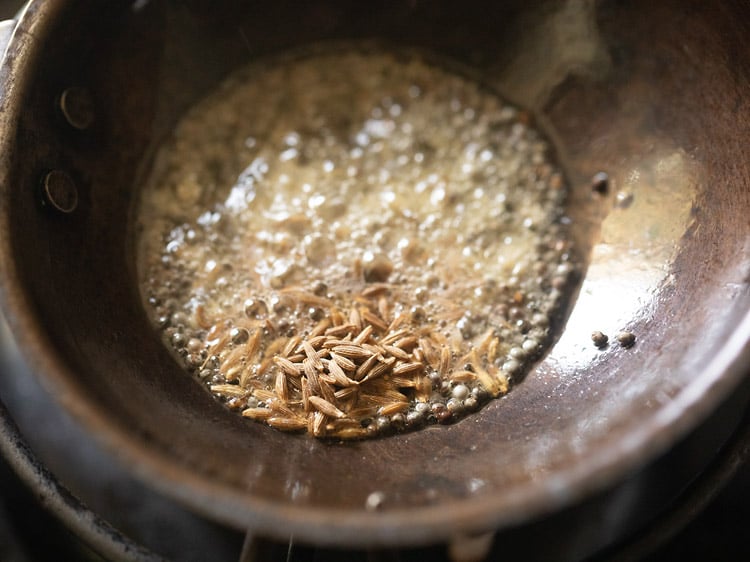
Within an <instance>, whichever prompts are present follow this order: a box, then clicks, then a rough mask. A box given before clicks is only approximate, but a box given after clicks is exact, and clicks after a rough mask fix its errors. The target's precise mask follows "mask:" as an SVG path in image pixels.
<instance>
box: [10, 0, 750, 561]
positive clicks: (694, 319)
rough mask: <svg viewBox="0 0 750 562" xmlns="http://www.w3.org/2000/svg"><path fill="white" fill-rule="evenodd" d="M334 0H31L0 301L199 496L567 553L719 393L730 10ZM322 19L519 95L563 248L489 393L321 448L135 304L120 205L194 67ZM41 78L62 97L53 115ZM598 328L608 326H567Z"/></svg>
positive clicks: (732, 334)
mask: <svg viewBox="0 0 750 562" xmlns="http://www.w3.org/2000/svg"><path fill="white" fill-rule="evenodd" d="M360 4H361V3H348V2H343V1H338V2H337V1H331V2H323V1H318V0H316V1H312V2H306V3H295V2H283V1H281V2H279V1H275V2H265V1H258V2H252V3H251V2H246V3H245V2H238V1H237V2H232V1H227V2H202V1H197V0H194V1H191V0H185V1H182V2H179V1H171V2H170V1H164V2H156V1H154V2H111V3H110V2H108V3H106V6H105V5H104V4H103V3H101V2H94V1H78V2H72V1H64V0H52V1H45V2H42V1H35V2H31V4H30V5H29V6H28V8H27V9H26V10H25V12H24V13H23V14H22V15H21V16H20V18H19V21H18V25H17V26H16V28H15V31H14V33H13V36H12V37H11V39H10V42H9V45H8V48H7V50H6V53H5V57H4V60H3V64H2V67H1V69H0V87H1V90H2V93H1V94H0V95H1V96H2V97H1V98H0V127H2V136H1V137H0V143H2V144H1V145H0V159H1V160H0V245H1V246H0V252H1V253H2V259H1V260H0V261H1V263H0V280H1V281H2V304H3V308H4V311H5V314H6V315H7V317H8V319H9V322H10V324H11V326H12V329H13V331H14V334H15V336H16V338H17V340H18V342H19V344H20V346H21V348H22V349H23V350H24V353H25V354H26V356H27V357H28V359H29V361H30V362H31V363H32V365H33V366H34V367H35V369H36V371H37V372H38V373H39V375H40V377H41V378H42V380H43V382H44V383H45V385H46V388H47V389H48V390H49V391H50V392H51V393H52V394H54V395H55V397H56V398H57V399H58V400H59V401H60V402H61V403H62V404H63V405H64V406H65V407H67V408H68V409H69V410H70V411H71V412H72V413H74V414H75V415H76V416H77V417H78V419H79V420H80V422H81V423H82V424H83V425H84V426H85V427H87V428H88V429H89V431H90V433H91V435H92V436H93V437H95V438H97V439H99V440H100V441H102V442H103V443H105V444H106V445H108V446H109V447H110V448H111V449H112V450H114V451H116V452H118V453H119V454H120V455H121V456H122V457H123V459H124V460H125V462H127V463H129V465H130V466H132V469H133V471H134V472H136V473H137V474H139V475H142V476H143V477H144V478H145V479H148V480H149V481H150V482H152V483H153V485H154V486H155V487H156V488H158V489H159V490H161V491H163V492H165V493H168V494H169V495H171V496H173V497H175V498H177V499H178V500H180V501H182V502H184V503H185V504H186V505H188V506H190V507H192V508H194V509H196V510H199V511H201V512H202V513H205V514H207V515H209V516H211V517H213V518H216V519H218V520H221V521H224V522H227V523H229V524H231V525H233V526H236V527H238V528H242V529H247V528H249V529H251V530H252V531H253V532H255V533H258V534H261V535H265V536H272V537H279V538H285V537H288V536H290V535H294V536H295V537H296V538H297V539H298V540H302V541H305V542H312V543H316V544H328V545H331V544H333V545H339V546H377V545H380V546H394V545H416V544H426V543H434V542H442V541H451V540H456V539H457V538H458V537H462V536H469V535H475V534H481V533H486V532H490V531H494V530H498V529H501V530H508V529H513V528H516V529H517V528H523V527H524V526H526V525H535V524H541V523H539V522H540V521H542V522H543V521H556V522H557V523H556V524H557V528H558V529H565V532H564V533H560V536H561V537H562V536H563V535H564V538H560V539H559V540H561V541H567V542H569V543H571V544H573V543H575V545H577V546H576V547H575V548H573V550H572V551H573V552H575V553H576V554H577V555H582V554H586V553H588V552H590V549H591V548H592V545H595V546H601V545H603V544H606V543H608V542H609V541H611V540H612V539H613V537H614V536H615V534H619V533H624V532H627V531H628V530H630V529H633V528H635V527H636V526H637V524H638V523H639V522H643V521H644V520H645V517H646V516H647V515H652V514H653V513H654V512H655V511H656V510H657V506H658V505H660V504H662V503H663V502H668V501H669V499H670V498H672V497H673V496H674V495H675V494H677V493H678V492H679V490H680V489H681V487H682V486H683V485H684V484H685V483H686V482H687V481H689V480H690V479H691V478H692V477H694V476H695V474H697V473H698V472H699V471H700V470H701V469H702V468H703V466H705V464H706V463H707V462H708V460H709V459H710V458H711V456H712V455H713V454H714V453H715V451H716V450H717V448H718V447H720V446H721V444H722V443H723V442H724V440H725V439H726V437H727V436H728V435H729V433H730V432H731V431H732V429H733V428H734V427H735V425H736V423H737V420H738V419H739V416H740V413H741V412H742V410H743V408H744V407H745V405H746V404H747V396H748V384H746V382H745V378H746V377H745V374H746V373H745V365H746V363H747V361H748V335H750V316H748V308H749V307H748V304H750V291H748V281H749V273H750V258H749V253H748V249H749V243H750V237H749V236H748V234H749V233H750V228H748V221H749V220H750V219H749V218H748V217H750V184H749V180H750V170H749V168H748V161H747V158H746V157H745V152H746V151H744V150H743V149H744V147H745V146H746V143H747V140H748V138H750V136H749V134H748V133H750V127H749V123H748V119H750V117H749V116H750V104H749V103H748V102H749V101H750V89H749V88H748V70H749V69H750V45H748V40H747V37H750V35H749V34H748V31H750V29H748V28H750V25H749V24H750V19H749V17H748V16H750V14H749V13H748V12H750V10H748V9H747V7H746V6H745V4H743V3H740V2H722V3H718V2H717V3H706V2H698V1H693V2H685V1H667V2H640V1H636V2H627V3H624V2H616V1H600V2H596V1H593V0H591V1H586V0H568V1H566V2H557V1H548V2H536V3H533V2H517V1H510V2H486V3H482V2H468V1H467V2H461V3H455V2H447V1H446V2H429V3H428V2H424V3H422V2H378V1H375V2H369V3H367V5H366V6H362V5H360ZM350 39H367V40H371V41H381V42H386V43H388V44H389V45H391V46H393V45H396V46H398V45H403V46H408V47H419V48H425V49H429V50H432V51H434V52H437V53H440V54H443V55H445V56H448V57H451V58H453V59H456V60H458V61H460V62H462V63H463V64H465V65H468V66H470V67H471V68H473V69H474V72H476V73H477V75H478V76H480V77H481V79H482V80H483V81H485V82H487V83H488V84H490V85H492V86H493V87H495V88H497V89H498V90H499V91H500V92H502V93H503V94H504V95H506V96H507V97H508V98H510V99H511V100H513V101H515V102H517V103H520V104H522V105H523V106H525V107H527V108H529V109H530V110H531V111H532V112H533V113H534V114H535V116H536V118H537V120H538V123H539V125H540V126H541V127H542V128H544V129H545V131H546V132H547V134H548V135H550V137H551V138H553V139H554V141H555V145H556V148H557V151H558V154H559V157H560V159H561V161H562V162H563V163H564V165H565V167H566V171H567V174H568V178H569V180H570V183H571V185H572V186H573V193H572V196H571V198H570V202H569V209H568V211H569V215H570V217H571V218H572V220H573V224H574V229H575V232H576V235H577V237H578V246H577V247H578V252H579V254H580V257H581V258H582V259H583V260H584V261H585V262H586V263H587V264H588V267H587V268H585V269H584V270H583V271H582V284H581V287H580V290H579V291H578V293H577V298H576V299H575V303H574V305H573V307H572V311H571V312H570V315H569V317H568V318H567V319H566V321H565V322H564V323H563V324H561V326H560V327H559V328H560V332H561V334H562V335H561V336H560V338H559V339H558V340H557V341H556V343H555V345H554V347H553V348H552V350H551V351H550V352H549V354H548V355H547V356H546V357H545V358H544V359H543V360H542V361H541V362H540V363H539V364H538V365H537V366H536V367H535V368H534V369H533V370H532V371H531V372H530V373H529V374H528V375H527V376H526V377H525V379H524V380H523V381H522V382H521V383H520V384H518V386H517V388H515V389H514V390H513V391H512V392H510V394H509V395H508V396H507V397H505V398H503V399H500V400H497V401H495V402H493V403H491V404H490V405H489V406H488V407H487V408H485V409H484V410H482V411H481V412H480V413H478V414H476V415H473V416H470V417H469V418H467V419H465V420H464V421H462V422H460V423H458V424H455V425H452V426H447V427H435V428H432V429H429V430H425V431H421V432H416V433H408V434H404V435H398V436H393V437H389V438H383V439H377V440H372V441H365V442H358V443H347V444H338V443H327V442H322V441H317V440H313V439H310V438H307V437H306V436H301V435H300V436H290V435H287V434H282V433H279V432H276V431H274V430H271V429H269V428H267V427H265V426H262V425H259V424H254V423H252V422H249V421H248V420H244V419H241V418H240V417H239V416H236V415H234V414H231V413H229V412H227V411H225V410H224V409H223V407H222V406H221V405H220V404H218V403H216V402H215V401H214V400H213V399H212V398H211V397H210V396H209V395H208V393H206V392H205V391H204V390H203V389H202V388H201V387H200V386H199V385H198V384H196V383H195V382H194V381H192V380H191V379H190V378H189V377H187V376H185V374H184V372H182V370H181V368H180V367H179V366H178V365H177V363H176V362H175V361H174V360H173V359H172V357H171V355H170V354H169V353H168V352H167V350H166V349H165V348H164V347H163V345H162V344H161V343H160V341H159V338H158V336H157V335H156V334H155V332H154V331H153V329H152V328H151V327H150V325H149V323H148V321H147V318H146V316H145V313H144V311H143V307H142V305H141V300H140V296H139V293H138V288H137V286H136V282H135V280H136V273H135V267H134V256H133V240H132V231H131V224H132V211H133V207H134V204H135V201H136V200H137V190H138V185H139V180H140V179H142V178H143V175H144V174H145V173H146V171H147V168H148V162H149V158H150V156H151V155H152V154H153V150H154V148H155V146H157V145H158V143H159V141H160V140H161V139H162V138H164V135H165V134H167V132H168V131H169V128H170V127H171V126H172V125H173V124H174V122H175V120H176V119H177V118H178V117H179V115H180V114H181V113H182V112H183V111H184V110H185V109H186V108H187V107H189V106H190V104H191V103H193V102H194V101H196V100H197V99H199V98H200V97H201V96H203V95H205V94H206V93H207V92H208V91H210V89H211V88H212V86H213V85H215V84H216V83H217V81H219V80H220V79H221V78H222V77H224V76H226V75H227V73H229V72H230V71H231V70H232V69H233V68H235V67H238V66H240V65H242V64H244V63H247V62H248V61H250V60H253V59H254V58H256V57H258V56H262V55H263V54H265V53H273V52H277V51H279V50H283V49H285V48H291V47H298V46H300V45H305V44H308V43H313V42H320V41H328V40H336V41H342V40H350ZM66 91H67V95H69V96H70V95H80V94H81V93H82V92H83V95H82V98H80V99H79V100H78V103H77V105H76V104H73V105H69V106H68V107H67V113H66V111H61V110H60V105H61V101H60V100H61V96H62V94H63V92H66ZM68 101H69V102H70V99H68ZM71 103H72V102H71ZM63 105H65V104H64V103H63ZM81 112H82V113H81ZM599 170H604V171H606V172H607V173H609V175H610V177H611V180H612V181H611V185H610V189H609V191H608V192H607V193H606V194H604V195H600V194H592V192H591V187H590V185H589V178H590V177H591V176H592V175H593V174H594V173H595V172H597V171H599ZM50 172H52V174H51V175H50ZM621 329H628V330H630V331H632V332H633V333H634V334H636V337H637V341H636V344H635V346H634V347H632V348H630V349H624V348H623V347H621V346H618V345H615V344H613V345H610V346H609V347H608V348H607V349H605V350H603V351H599V350H597V349H596V348H594V347H593V345H592V344H591V342H590V333H591V331H592V330H602V331H605V332H606V333H609V334H610V336H612V335H614V334H615V333H616V332H617V331H619V330H621ZM665 455H666V456H665ZM71 462H74V459H71ZM664 463H668V464H664ZM654 467H656V468H654ZM665 467H666V468H665ZM664 471H666V473H667V474H668V478H662V476H664ZM373 491H380V492H383V493H384V497H385V502H384V504H383V508H382V509H381V510H379V511H375V512H372V511H367V510H365V508H364V506H365V500H366V498H367V496H368V495H369V494H370V493H371V492H373ZM644 498H647V499H648V501H646V502H644V501H643V500H644ZM615 530H616V531H615ZM528 548H529V552H532V551H535V550H537V551H541V550H543V549H544V548H545V546H544V545H539V544H531V543H529V545H528ZM576 548H577V550H576ZM540 549H541V550H540Z"/></svg>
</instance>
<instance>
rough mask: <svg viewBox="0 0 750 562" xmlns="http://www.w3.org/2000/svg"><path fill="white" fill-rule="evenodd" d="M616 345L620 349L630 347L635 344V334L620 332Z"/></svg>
mask: <svg viewBox="0 0 750 562" xmlns="http://www.w3.org/2000/svg"><path fill="white" fill-rule="evenodd" d="M617 343H619V344H620V345H621V346H622V347H626V348H627V347H631V346H632V345H633V344H634V343H635V334H634V333H633V332H620V333H619V334H617Z"/></svg>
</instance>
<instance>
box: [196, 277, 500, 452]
mask: <svg viewBox="0 0 750 562" xmlns="http://www.w3.org/2000/svg"><path fill="white" fill-rule="evenodd" d="M284 292H285V294H286V295H287V296H291V297H292V298H293V299H295V300H296V301H297V302H298V303H299V304H300V305H301V306H304V305H309V304H315V305H317V306H322V307H325V313H324V315H323V316H322V318H321V319H320V320H319V321H318V323H317V324H316V325H315V327H314V328H313V329H312V330H311V331H310V332H309V333H307V334H305V335H304V336H302V335H293V336H275V335H274V332H275V331H276V330H275V328H274V327H273V326H272V325H269V324H268V323H267V322H257V323H256V324H255V325H254V326H252V325H247V326H246V327H245V328H244V329H246V330H248V337H247V338H246V339H244V341H242V342H241V343H240V344H236V345H233V346H232V347H231V348H230V347H229V345H228V342H229V341H230V339H231V338H230V335H229V332H226V333H225V334H223V335H221V336H220V335H218V334H217V333H214V336H215V337H216V339H215V341H214V343H213V344H212V345H211V347H210V348H209V354H210V357H214V358H217V359H218V361H219V363H220V371H221V372H222V373H223V375H224V377H225V379H226V380H227V381H228V382H226V383H223V384H213V385H211V386H210V388H211V391H212V392H214V393H216V394H218V395H221V396H224V397H225V398H226V399H228V400H231V401H232V407H233V408H235V409H239V410H241V411H242V415H243V416H245V417H247V418H250V419H253V420H257V421H262V422H265V423H267V424H268V425H270V426H271V427H274V428H276V429H280V430H283V431H304V430H306V431H308V432H309V433H310V434H312V435H314V436H315V437H331V438H337V439H361V438H365V437H368V436H372V435H375V434H380V433H384V432H388V431H398V430H401V429H404V428H406V427H407V426H411V427H414V426H419V425H422V424H424V423H427V422H429V421H439V422H443V423H445V422H449V421H452V420H453V419H454V415H455V416H457V415H459V414H460V413H461V412H464V411H467V410H468V411H471V410H474V409H476V408H477V407H479V405H480V400H478V398H480V399H482V400H485V399H489V398H490V397H497V396H499V395H501V394H504V393H505V392H507V390H508V379H507V377H506V375H505V374H504V373H503V372H502V371H501V370H500V369H498V368H497V367H496V366H495V365H494V362H495V359H496V356H497V353H498V347H499V339H498V338H497V337H496V336H494V334H493V331H492V330H489V331H488V333H487V335H486V337H485V338H483V339H482V341H481V343H480V344H479V345H478V346H476V347H474V346H471V347H469V348H468V349H466V348H463V349H462V348H461V347H455V346H454V345H452V344H451V342H450V341H449V340H448V338H446V337H445V336H444V335H442V334H441V332H440V331H439V329H438V326H436V325H431V324H429V323H424V322H419V321H417V320H415V318H414V317H413V314H412V313H411V312H402V313H400V314H397V315H395V316H393V317H392V318H391V317H389V315H388V308H387V306H385V305H383V303H384V302H387V301H385V299H387V298H388V297H390V296H391V295H390V289H389V288H388V287H387V286H385V285H372V286H370V287H367V288H366V289H365V290H364V291H363V292H362V293H361V294H360V295H359V296H358V297H357V298H356V299H354V300H355V302H356V305H354V306H352V307H351V308H350V309H349V310H348V311H344V310H340V309H338V308H337V307H336V306H335V305H334V303H333V302H332V301H329V300H328V299H325V298H322V297H319V296H317V295H314V294H313V293H309V292H306V291H304V290H301V289H288V290H286V291H284ZM235 330H236V329H235ZM230 331H231V330H230ZM214 332H216V330H214ZM269 336H270V337H269ZM264 339H267V340H270V341H267V342H266V343H264V341H263V340H264ZM458 365H460V368H459V367H458ZM271 380H272V381H273V387H272V388H270V387H269V381H271ZM445 383H447V384H445ZM467 385H468V386H467ZM470 386H473V388H474V393H473V395H472V393H471V390H470V388H469V387H470ZM441 389H443V390H448V396H444V395H443V394H441V393H440V390H441ZM446 403H447V404H448V405H446ZM420 406H421V407H420ZM449 406H450V408H449ZM409 413H411V416H409V415H408V414H409ZM425 414H426V415H425ZM431 418H432V419H431Z"/></svg>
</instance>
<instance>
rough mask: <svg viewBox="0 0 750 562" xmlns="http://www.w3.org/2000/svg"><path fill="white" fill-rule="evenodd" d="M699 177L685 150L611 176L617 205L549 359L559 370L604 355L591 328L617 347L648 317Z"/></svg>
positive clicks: (657, 156) (613, 201) (658, 155)
mask: <svg viewBox="0 0 750 562" xmlns="http://www.w3.org/2000/svg"><path fill="white" fill-rule="evenodd" d="M696 175H697V172H696V167H695V166H693V165H692V162H691V161H690V158H689V157H688V156H687V155H686V154H685V153H684V152H683V151H682V150H670V151H664V152H662V153H655V154H654V155H653V156H652V157H650V158H648V159H646V160H642V161H640V162H638V163H637V164H636V165H633V164H632V163H629V165H627V166H623V168H622V169H621V170H619V171H617V172H616V173H614V174H611V177H613V179H614V181H613V185H612V187H613V193H611V194H610V196H609V197H610V198H611V205H612V210H611V211H610V213H609V214H608V215H607V217H606V218H605V220H604V222H603V223H602V228H601V236H600V239H599V241H598V242H597V243H596V244H595V245H594V247H593V250H592V257H591V262H590V264H589V267H588V271H587V272H586V276H585V279H584V281H583V283H582V286H581V291H580V294H579V296H578V300H577V302H576V304H575V307H574V309H573V311H572V313H571V315H570V318H569V319H568V322H567V325H566V327H565V329H564V331H563V334H562V336H561V338H560V340H559V341H558V343H557V345H556V346H555V348H554V349H553V351H552V353H551V355H550V357H549V360H550V361H552V362H554V363H555V364H556V366H557V368H558V369H559V371H560V372H561V373H573V372H575V370H576V369H579V368H582V367H585V366H586V365H587V364H588V363H590V362H591V361H592V360H594V359H595V358H597V356H598V355H599V354H601V353H602V352H601V351H599V350H597V349H596V348H595V347H594V345H593V343H592V341H591V332H592V331H594V330H600V331H602V332H604V333H605V334H607V335H609V338H610V347H609V348H608V349H612V347H613V346H614V345H616V344H614V343H612V342H613V340H614V337H615V335H616V334H617V333H618V332H620V331H621V330H624V329H628V328H630V327H632V326H633V325H634V324H635V323H636V321H637V320H638V319H641V318H647V317H648V315H649V314H650V311H651V306H652V304H653V302H654V300H655V297H656V295H657V294H658V291H659V290H660V289H661V288H663V287H665V286H666V285H668V284H669V283H670V282H671V277H670V275H671V274H670V265H671V263H672V262H673V260H674V257H675V255H676V251H677V248H678V244H679V241H680V238H681V237H682V235H683V234H684V233H685V231H686V229H687V227H688V225H689V223H690V220H691V214H690V211H691V207H692V204H693V200H694V197H695V193H696V187H697V184H698V178H697V177H696ZM620 178H622V179H620ZM604 353H607V350H605V351H604Z"/></svg>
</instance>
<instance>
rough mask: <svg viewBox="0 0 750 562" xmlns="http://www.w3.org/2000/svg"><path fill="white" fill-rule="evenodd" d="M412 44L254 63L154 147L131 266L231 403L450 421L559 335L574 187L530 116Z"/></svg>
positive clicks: (299, 423)
mask: <svg viewBox="0 0 750 562" xmlns="http://www.w3.org/2000/svg"><path fill="white" fill-rule="evenodd" d="M446 68H447V67H445V66H444V65H438V64H435V63H434V62H432V61H428V60H427V59H426V57H424V56H423V55H422V54H420V53H414V52H408V53H405V52H399V53H393V52H387V51H373V50H369V51H367V50H364V49H359V50H358V49H349V50H346V51H342V50H340V49H332V50H330V51H318V52H315V53H311V54H308V55H305V56H296V57H288V58H274V59H272V60H271V59H269V60H268V61H265V62H262V61H261V62H258V63H254V64H252V65H250V66H248V67H245V68H243V69H241V70H239V71H237V72H236V73H235V74H233V75H232V76H230V77H229V78H228V79H227V80H226V81H225V82H224V83H222V84H221V85H220V86H219V87H218V89H217V90H216V91H215V92H213V93H212V94H210V95H209V96H208V97H207V98H205V99H204V100H202V101H200V102H199V103H198V104H196V105H195V106H194V107H193V108H192V109H191V110H190V111H189V112H187V114H186V115H185V116H184V117H183V118H182V120H181V121H180V122H179V123H178V125H177V126H176V128H175V129H174V131H173V134H172V136H171V137H170V138H169V139H168V141H167V142H166V143H165V144H164V145H163V146H162V147H161V149H160V151H159V153H158V155H157V158H156V161H155V164H154V167H153V170H152V173H151V176H150V178H149V180H148V182H147V185H146V186H145V187H144V190H143V192H142V198H141V202H140V207H139V211H138V219H137V222H138V227H139V232H140V237H139V275H140V280H141V288H142V293H143V296H144V300H145V302H146V307H147V309H148V311H149V314H150V317H151V318H152V320H153V323H154V326H155V327H156V328H157V329H158V330H159V331H160V333H161V334H162V337H163V339H164V342H165V344H166V345H167V346H168V347H169V348H170V349H171V350H173V351H174V353H175V354H176V356H177V357H178V358H179V361H181V362H182V364H183V365H184V367H185V368H186V370H187V371H189V372H190V373H192V374H193V376H195V377H196V378H197V379H198V380H200V381H201V382H202V383H203V384H205V385H206V386H207V388H208V389H209V390H210V391H211V392H212V393H213V394H214V395H215V396H216V397H217V398H218V399H219V400H221V401H222V402H223V403H225V404H226V406H227V407H228V408H230V409H232V410H236V411H237V412H238V413H241V414H242V415H243V416H245V417H247V418H250V419H253V420H257V421H260V422H263V423H267V424H268V425H270V426H272V427H275V428H278V429H281V430H288V431H308V432H309V433H310V434H312V435H315V436H317V437H333V438H341V439H353V438H364V437H370V436H375V435H379V434H383V433H387V432H391V431H395V430H404V429H416V428H420V427H424V426H425V425H427V424H429V423H431V422H444V423H445V422H452V421H455V420H457V419H459V418H461V417H463V416H465V415H467V414H469V413H471V412H474V411H477V410H478V409H479V408H481V407H482V406H483V405H484V404H486V403H487V402H488V401H489V400H490V399H491V398H493V397H497V396H501V395H503V394H505V393H506V392H508V390H509V388H510V386H511V385H512V383H513V381H514V380H519V379H520V378H521V377H522V376H523V374H524V373H525V372H527V371H528V369H529V368H530V366H531V364H532V363H533V361H534V360H535V359H536V358H538V357H539V356H540V355H541V354H542V353H543V352H544V350H545V347H546V346H547V345H548V344H549V342H550V327H549V326H550V319H551V318H553V317H554V316H555V315H556V314H558V313H559V311H560V310H561V307H563V306H564V300H565V299H564V296H565V294H564V291H563V288H564V287H565V285H566V283H567V280H568V279H569V277H570V274H571V273H572V272H573V270H574V269H575V267H574V264H573V263H572V262H571V258H570V245H571V242H570V239H569V236H568V234H567V227H566V225H565V223H566V222H567V221H566V220H565V218H564V207H563V204H564V200H565V194H566V186H565V182H564V178H563V175H562V173H561V170H560V169H559V167H558V165H557V164H556V163H555V161H554V160H553V158H552V156H551V147H550V145H549V142H548V141H547V140H546V139H545V138H544V137H543V135H541V134H540V132H539V131H537V130H536V129H535V128H534V127H533V126H532V125H531V124H530V120H529V116H528V114H527V113H526V112H524V111H521V110H519V109H518V108H516V107H514V106H512V105H510V104H509V103H507V102H506V101H504V100H503V99H502V98H501V97H500V96H498V95H497V94H496V93H494V92H493V91H491V90H489V89H488V88H486V87H483V86H482V85H480V84H479V83H478V82H476V81H473V80H471V79H468V78H467V77H466V76H464V75H463V74H461V73H458V72H452V71H448V70H446Z"/></svg>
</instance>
